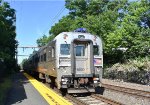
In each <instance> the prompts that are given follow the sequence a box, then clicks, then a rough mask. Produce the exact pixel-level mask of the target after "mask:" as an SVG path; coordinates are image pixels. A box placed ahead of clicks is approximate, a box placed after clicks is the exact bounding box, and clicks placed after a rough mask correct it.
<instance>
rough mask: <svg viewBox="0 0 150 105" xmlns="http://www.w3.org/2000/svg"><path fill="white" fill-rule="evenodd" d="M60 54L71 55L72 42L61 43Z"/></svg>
mask: <svg viewBox="0 0 150 105" xmlns="http://www.w3.org/2000/svg"><path fill="white" fill-rule="evenodd" d="M60 54H61V55H69V54H70V44H61V45H60Z"/></svg>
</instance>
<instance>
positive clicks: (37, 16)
mask: <svg viewBox="0 0 150 105" xmlns="http://www.w3.org/2000/svg"><path fill="white" fill-rule="evenodd" d="M4 1H7V2H9V3H10V5H11V7H12V8H14V9H15V10H16V17H17V20H16V26H17V29H16V32H17V37H16V39H17V40H18V42H19V46H37V44H36V40H37V39H38V38H40V37H42V36H43V34H46V35H47V36H48V31H49V29H50V28H51V26H53V25H54V24H55V23H57V22H58V20H59V19H61V17H62V16H65V15H67V14H68V10H67V9H65V0H4ZM32 52H33V49H25V50H24V51H23V49H18V55H29V54H31V53H32ZM24 58H26V57H21V56H18V63H21V61H22V60H23V59H24Z"/></svg>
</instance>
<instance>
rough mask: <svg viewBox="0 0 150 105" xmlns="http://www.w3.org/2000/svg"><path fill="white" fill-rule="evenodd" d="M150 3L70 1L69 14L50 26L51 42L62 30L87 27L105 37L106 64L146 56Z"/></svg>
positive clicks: (149, 31)
mask: <svg viewBox="0 0 150 105" xmlns="http://www.w3.org/2000/svg"><path fill="white" fill-rule="evenodd" d="M149 5H150V2H149V0H139V1H138V2H130V1H129V0H66V8H67V9H69V11H70V12H69V15H67V16H65V17H63V18H62V19H61V20H60V21H59V22H58V23H57V24H55V25H54V26H53V27H52V28H51V29H50V31H49V33H50V38H49V39H48V38H47V41H49V40H51V39H52V36H53V37H54V36H56V35H58V34H59V33H61V32H64V31H72V30H75V29H76V28H79V27H84V28H87V30H88V31H89V32H90V33H92V34H96V35H98V36H100V37H102V39H103V42H104V58H105V60H104V63H105V64H110V63H111V64H114V63H117V62H121V63H122V62H125V61H126V60H127V59H132V58H136V57H145V56H147V55H149V49H150V6H149ZM43 39H44V38H43ZM120 49H125V50H120Z"/></svg>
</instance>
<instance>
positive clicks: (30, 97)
mask: <svg viewBox="0 0 150 105" xmlns="http://www.w3.org/2000/svg"><path fill="white" fill-rule="evenodd" d="M5 105H72V104H71V103H70V102H69V101H67V100H65V99H64V98H63V97H61V96H59V95H58V94H56V93H55V92H54V91H53V90H51V89H50V88H48V87H46V86H45V85H44V84H42V83H40V82H39V81H37V80H35V79H34V78H32V77H31V76H29V75H28V74H26V73H22V72H21V73H18V74H16V75H15V76H14V77H13V87H12V89H11V90H10V92H9V93H8V97H7V101H6V104H5Z"/></svg>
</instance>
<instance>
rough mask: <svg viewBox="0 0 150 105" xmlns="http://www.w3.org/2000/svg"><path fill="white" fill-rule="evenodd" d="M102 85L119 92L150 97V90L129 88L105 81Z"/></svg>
mask: <svg viewBox="0 0 150 105" xmlns="http://www.w3.org/2000/svg"><path fill="white" fill-rule="evenodd" d="M102 86H103V87H105V88H106V89H110V90H114V91H118V92H123V93H127V94H130V95H135V96H139V97H144V98H148V99H150V92H149V91H144V90H137V89H132V88H128V87H122V86H116V85H112V84H104V83H103V84H102Z"/></svg>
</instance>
